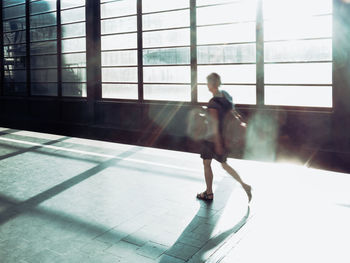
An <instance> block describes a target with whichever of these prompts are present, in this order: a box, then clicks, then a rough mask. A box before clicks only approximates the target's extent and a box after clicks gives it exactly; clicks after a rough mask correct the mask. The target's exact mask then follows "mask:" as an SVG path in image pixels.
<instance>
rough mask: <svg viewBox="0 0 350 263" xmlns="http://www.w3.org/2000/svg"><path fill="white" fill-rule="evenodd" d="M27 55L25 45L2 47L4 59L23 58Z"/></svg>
mask: <svg viewBox="0 0 350 263" xmlns="http://www.w3.org/2000/svg"><path fill="white" fill-rule="evenodd" d="M26 54H27V50H26V45H25V44H24V45H11V46H4V57H14V56H16V57H17V56H25V55H26Z"/></svg>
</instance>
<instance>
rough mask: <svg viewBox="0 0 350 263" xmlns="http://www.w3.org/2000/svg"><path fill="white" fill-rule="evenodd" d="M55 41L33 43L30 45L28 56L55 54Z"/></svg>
mask: <svg viewBox="0 0 350 263" xmlns="http://www.w3.org/2000/svg"><path fill="white" fill-rule="evenodd" d="M56 53H57V41H46V42H34V43H31V44H30V54H32V55H40V54H56Z"/></svg>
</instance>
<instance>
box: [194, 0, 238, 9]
mask: <svg viewBox="0 0 350 263" xmlns="http://www.w3.org/2000/svg"><path fill="white" fill-rule="evenodd" d="M243 2H244V0H241V1H227V2H224V3H216V4H204V5H197V6H196V7H197V8H202V7H213V6H221V5H231V4H239V3H243Z"/></svg>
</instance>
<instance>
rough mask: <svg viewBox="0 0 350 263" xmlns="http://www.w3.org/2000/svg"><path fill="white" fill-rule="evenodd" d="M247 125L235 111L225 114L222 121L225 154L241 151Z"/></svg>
mask: <svg viewBox="0 0 350 263" xmlns="http://www.w3.org/2000/svg"><path fill="white" fill-rule="evenodd" d="M246 133H247V123H246V122H245V120H244V119H243V117H242V116H241V115H240V114H239V113H238V112H237V111H236V110H230V111H228V112H227V113H226V115H225V117H224V121H223V131H222V137H223V144H224V148H225V150H226V151H227V152H234V151H237V150H238V149H242V148H243V147H244V144H245V138H246Z"/></svg>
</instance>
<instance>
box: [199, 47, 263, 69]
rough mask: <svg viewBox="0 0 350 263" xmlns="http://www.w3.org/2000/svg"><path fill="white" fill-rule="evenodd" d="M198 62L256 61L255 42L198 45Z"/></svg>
mask: <svg viewBox="0 0 350 263" xmlns="http://www.w3.org/2000/svg"><path fill="white" fill-rule="evenodd" d="M197 57H198V58H197V62H198V64H210V63H251V62H252V63H255V61H256V46H255V43H254V44H236V45H219V46H199V47H197Z"/></svg>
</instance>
